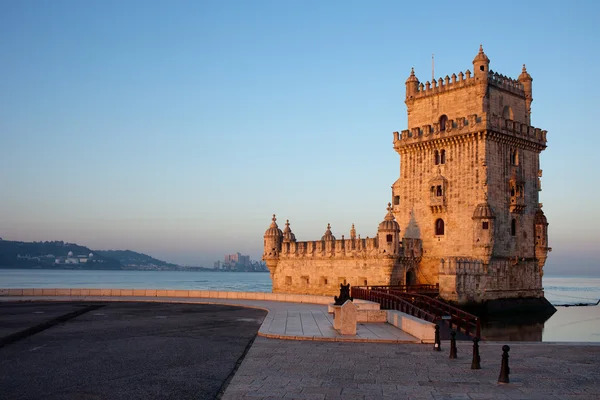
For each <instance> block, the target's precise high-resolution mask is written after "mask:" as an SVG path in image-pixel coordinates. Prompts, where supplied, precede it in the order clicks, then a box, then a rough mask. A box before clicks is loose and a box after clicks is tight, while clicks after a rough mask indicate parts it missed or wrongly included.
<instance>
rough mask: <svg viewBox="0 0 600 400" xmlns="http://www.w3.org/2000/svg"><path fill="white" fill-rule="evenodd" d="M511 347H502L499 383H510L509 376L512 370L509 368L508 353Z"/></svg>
mask: <svg viewBox="0 0 600 400" xmlns="http://www.w3.org/2000/svg"><path fill="white" fill-rule="evenodd" d="M509 350H510V347H508V346H507V345H504V346H502V366H501V367H500V376H499V377H498V383H509V382H510V380H509V379H508V374H510V368H509V367H508V351H509Z"/></svg>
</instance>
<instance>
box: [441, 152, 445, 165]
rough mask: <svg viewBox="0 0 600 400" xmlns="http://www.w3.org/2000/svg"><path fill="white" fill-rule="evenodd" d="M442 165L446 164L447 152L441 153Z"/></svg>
mask: <svg viewBox="0 0 600 400" xmlns="http://www.w3.org/2000/svg"><path fill="white" fill-rule="evenodd" d="M440 164H446V150H444V149H442V150H441V151H440Z"/></svg>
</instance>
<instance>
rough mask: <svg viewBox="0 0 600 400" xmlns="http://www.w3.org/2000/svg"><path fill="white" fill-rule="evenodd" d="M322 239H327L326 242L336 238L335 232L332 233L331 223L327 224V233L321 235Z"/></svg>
mask: <svg viewBox="0 0 600 400" xmlns="http://www.w3.org/2000/svg"><path fill="white" fill-rule="evenodd" d="M321 240H325V241H326V242H328V241H333V240H335V236H333V233H331V225H330V224H327V230H326V231H325V234H324V235H323V236H322V237H321Z"/></svg>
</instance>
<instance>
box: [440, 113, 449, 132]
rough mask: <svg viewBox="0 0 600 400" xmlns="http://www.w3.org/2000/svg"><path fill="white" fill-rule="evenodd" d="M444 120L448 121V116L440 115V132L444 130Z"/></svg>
mask: <svg viewBox="0 0 600 400" xmlns="http://www.w3.org/2000/svg"><path fill="white" fill-rule="evenodd" d="M446 122H448V117H447V116H446V115H442V116H441V117H440V132H444V131H445V130H446Z"/></svg>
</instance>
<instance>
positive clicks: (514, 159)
mask: <svg viewBox="0 0 600 400" xmlns="http://www.w3.org/2000/svg"><path fill="white" fill-rule="evenodd" d="M510 163H511V164H512V165H519V152H518V151H517V150H516V149H513V150H511V151H510Z"/></svg>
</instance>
